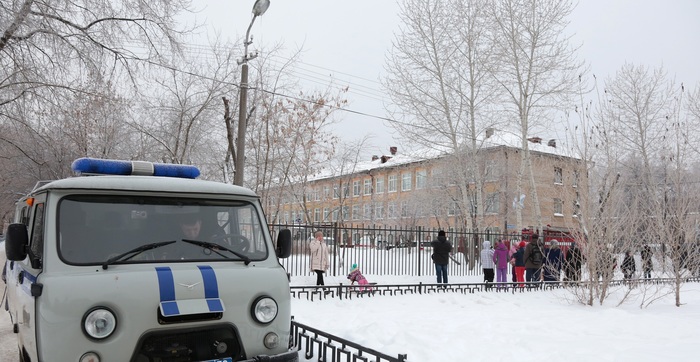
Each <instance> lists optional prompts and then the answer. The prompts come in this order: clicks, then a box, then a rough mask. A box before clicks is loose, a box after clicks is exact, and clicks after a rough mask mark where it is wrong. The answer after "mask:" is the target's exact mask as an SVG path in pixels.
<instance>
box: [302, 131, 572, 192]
mask: <svg viewBox="0 0 700 362" xmlns="http://www.w3.org/2000/svg"><path fill="white" fill-rule="evenodd" d="M487 133H489V137H488V138H485V137H484V136H485V135H484V136H482V137H481V138H480V139H479V140H478V142H477V143H478V145H479V147H480V148H481V149H489V148H494V147H503V146H505V147H510V148H515V149H521V148H522V147H521V144H522V141H521V138H520V135H518V134H515V133H511V132H507V131H489V132H487ZM528 140H529V142H528V149H529V150H530V151H531V152H539V153H546V154H551V155H556V156H561V157H569V158H577V157H575V156H573V152H571V151H570V150H567V149H566V148H564V147H563V145H562V144H560V142H558V141H557V140H555V139H543V138H541V137H530V138H528ZM449 153H450V151H449V150H448V149H447V148H444V149H443V148H440V147H433V148H424V149H419V150H413V151H409V153H398V152H397V153H395V154H390V155H384V156H379V157H377V158H376V159H373V160H368V161H360V162H358V163H356V164H355V165H354V166H353V165H345V166H343V167H338V168H335V169H330V168H325V169H323V170H321V171H319V172H318V173H317V174H315V175H314V176H312V177H310V178H309V179H308V180H309V181H318V180H323V179H327V178H333V177H339V176H344V175H352V174H358V173H363V172H367V171H371V170H375V169H381V168H392V167H396V166H401V165H406V164H411V163H416V162H421V161H427V160H433V159H437V158H440V157H442V156H445V155H447V154H449Z"/></svg>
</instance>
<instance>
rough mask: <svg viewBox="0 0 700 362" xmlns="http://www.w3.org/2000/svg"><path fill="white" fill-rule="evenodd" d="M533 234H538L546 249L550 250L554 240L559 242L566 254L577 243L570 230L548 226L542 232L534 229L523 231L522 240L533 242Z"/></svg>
mask: <svg viewBox="0 0 700 362" xmlns="http://www.w3.org/2000/svg"><path fill="white" fill-rule="evenodd" d="M532 234H538V235H539V236H540V239H542V241H543V242H544V246H545V248H548V247H549V245H550V243H551V241H552V240H556V241H558V242H559V248H561V250H562V252H563V253H565V254H566V252H567V250H569V247H570V246H571V245H572V243H574V242H575V241H576V239H575V235H574V233H573V232H572V231H571V230H569V229H562V228H555V227H551V226H549V225H547V226H546V227H545V228H544V229H543V230H542V231H541V232H539V233H538V232H537V230H533V229H527V228H525V229H523V230H522V233H521V235H522V240H523V241H525V242H528V243H529V242H530V241H532Z"/></svg>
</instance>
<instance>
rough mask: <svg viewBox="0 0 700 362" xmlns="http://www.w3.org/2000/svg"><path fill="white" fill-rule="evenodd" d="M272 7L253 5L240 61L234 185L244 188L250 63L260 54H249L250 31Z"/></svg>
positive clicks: (262, 2) (265, 0) (263, 1)
mask: <svg viewBox="0 0 700 362" xmlns="http://www.w3.org/2000/svg"><path fill="white" fill-rule="evenodd" d="M269 6H270V1H269V0H257V1H256V2H255V4H254V5H253V19H251V20H250V25H248V30H247V31H246V32H245V42H243V58H241V59H239V60H238V65H240V66H241V91H240V93H241V99H240V101H239V103H238V136H237V137H238V138H237V139H236V173H235V174H234V176H233V184H234V185H238V186H243V170H244V169H245V165H244V164H245V132H246V128H247V127H248V125H247V123H248V122H247V121H248V120H247V115H246V113H247V112H248V109H247V107H248V61H249V60H252V59H255V58H256V57H257V56H258V53H257V52H256V53H254V54H248V45H250V44H252V43H253V39H252V38H251V37H250V29H251V28H252V27H253V23H255V19H256V18H257V17H258V16H262V14H264V13H265V11H267V8H268V7H269Z"/></svg>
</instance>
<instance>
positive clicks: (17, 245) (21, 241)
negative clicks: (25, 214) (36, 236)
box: [5, 224, 29, 261]
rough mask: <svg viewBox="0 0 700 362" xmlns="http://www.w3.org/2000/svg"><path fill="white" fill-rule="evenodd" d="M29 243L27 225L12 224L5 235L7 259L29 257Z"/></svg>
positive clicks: (13, 259)
mask: <svg viewBox="0 0 700 362" xmlns="http://www.w3.org/2000/svg"><path fill="white" fill-rule="evenodd" d="M28 245H29V235H28V233H27V225H24V224H10V226H8V227H7V235H5V255H6V257H7V260H10V261H21V260H24V258H26V257H27V246H28Z"/></svg>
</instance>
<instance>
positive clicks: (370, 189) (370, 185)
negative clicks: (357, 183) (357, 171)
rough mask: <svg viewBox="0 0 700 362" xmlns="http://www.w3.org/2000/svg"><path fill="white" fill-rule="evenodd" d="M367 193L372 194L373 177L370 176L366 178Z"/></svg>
mask: <svg viewBox="0 0 700 362" xmlns="http://www.w3.org/2000/svg"><path fill="white" fill-rule="evenodd" d="M364 189H365V195H371V194H372V179H371V178H368V179H365V187H364Z"/></svg>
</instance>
